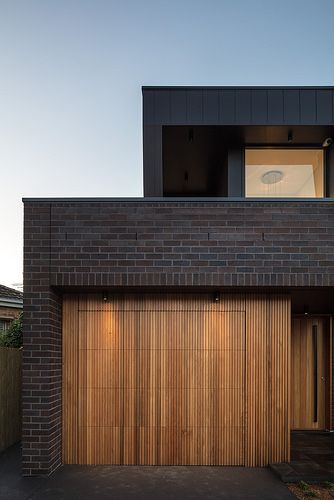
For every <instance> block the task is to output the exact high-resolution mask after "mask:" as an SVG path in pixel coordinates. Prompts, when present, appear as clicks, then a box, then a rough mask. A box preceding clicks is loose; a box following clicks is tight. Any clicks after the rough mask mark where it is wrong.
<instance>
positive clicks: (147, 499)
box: [0, 445, 295, 500]
mask: <svg viewBox="0 0 334 500" xmlns="http://www.w3.org/2000/svg"><path fill="white" fill-rule="evenodd" d="M20 462H21V450H20V446H19V445H15V446H13V447H11V448H9V449H8V450H6V451H5V452H4V453H2V455H0V499H1V500H2V499H6V500H7V499H8V500H16V499H19V500H21V499H26V500H28V499H32V500H48V499H54V500H62V499H64V500H70V499H75V500H85V499H90V500H92V499H101V500H104V499H109V500H130V499H131V500H133V499H138V500H167V499H168V500H170V499H181V500H200V499H215V500H216V499H220V498H223V499H229V500H230V499H232V500H233V499H240V500H241V499H242V500H244V499H248V498H249V499H252V498H253V499H261V500H276V499H277V500H278V499H282V500H284V499H287V500H288V499H293V498H295V497H294V496H293V495H292V493H290V491H289V490H288V489H287V487H286V486H285V485H284V484H283V483H281V482H280V481H279V479H277V478H276V476H275V475H274V474H273V473H272V472H271V471H270V470H269V469H268V468H244V467H204V466H202V467H198V466H191V467H189V466H188V467H185V466H177V467H174V466H173V467H156V466H147V467H143V466H141V467H137V466H106V465H97V466H85V465H82V466H77V465H66V466H64V467H61V468H60V469H58V470H57V471H56V472H55V473H54V474H53V475H52V476H50V477H46V478H44V477H41V478H36V477H34V478H27V477H22V476H21V463H20Z"/></svg>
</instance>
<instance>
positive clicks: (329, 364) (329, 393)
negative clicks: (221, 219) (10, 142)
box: [290, 313, 334, 432]
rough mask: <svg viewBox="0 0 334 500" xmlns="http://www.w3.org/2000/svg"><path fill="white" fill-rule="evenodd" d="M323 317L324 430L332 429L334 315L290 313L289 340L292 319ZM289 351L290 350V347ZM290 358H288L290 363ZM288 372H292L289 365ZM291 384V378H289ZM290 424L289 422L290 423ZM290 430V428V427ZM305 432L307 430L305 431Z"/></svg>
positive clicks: (333, 427)
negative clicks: (324, 353) (324, 324)
mask: <svg viewBox="0 0 334 500" xmlns="http://www.w3.org/2000/svg"><path fill="white" fill-rule="evenodd" d="M297 318H299V319H301V318H304V319H311V318H314V319H325V320H327V324H326V327H325V332H324V333H325V352H326V361H325V363H326V364H325V370H326V387H325V431H332V430H334V424H333V415H332V413H333V410H332V406H333V405H332V400H333V321H334V317H333V315H332V314H313V313H312V314H309V313H308V314H291V342H292V335H293V330H292V322H293V320H294V319H297ZM290 352H292V350H291V349H290ZM291 362H292V360H290V364H291ZM290 373H292V370H291V366H290ZM290 384H291V380H290ZM290 420H291V419H290ZM290 426H291V423H290ZM291 430H292V429H291ZM305 432H307V431H305ZM310 432H323V430H320V429H319V431H317V430H315V429H313V430H310Z"/></svg>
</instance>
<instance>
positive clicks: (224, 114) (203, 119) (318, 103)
mask: <svg viewBox="0 0 334 500" xmlns="http://www.w3.org/2000/svg"><path fill="white" fill-rule="evenodd" d="M143 106H144V108H143V119H144V125H334V88H333V87H301V88H293V87H261V88H259V87H253V88H246V87H234V88H232V87H207V88H205V87H203V88H197V87H143Z"/></svg>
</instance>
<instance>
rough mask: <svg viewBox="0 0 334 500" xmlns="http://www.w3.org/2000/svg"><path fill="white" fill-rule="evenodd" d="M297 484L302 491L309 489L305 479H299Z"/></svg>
mask: <svg viewBox="0 0 334 500" xmlns="http://www.w3.org/2000/svg"><path fill="white" fill-rule="evenodd" d="M298 486H299V488H300V489H301V490H303V491H309V489H310V487H309V485H308V484H307V483H306V482H305V481H299V483H298Z"/></svg>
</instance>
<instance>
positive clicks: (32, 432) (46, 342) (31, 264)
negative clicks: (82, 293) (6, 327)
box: [22, 205, 62, 475]
mask: <svg viewBox="0 0 334 500" xmlns="http://www.w3.org/2000/svg"><path fill="white" fill-rule="evenodd" d="M49 266H50V207H49V206H48V205H42V206H41V205H29V206H26V207H25V224H24V306H23V313H24V314H23V318H24V327H23V328H24V334H23V346H24V350H23V380H22V385H23V387H22V390H23V392H22V411H23V423H22V446H23V474H24V475H34V474H49V473H50V472H52V471H53V470H54V469H56V468H57V467H58V466H59V465H60V464H61V363H62V359H61V297H59V296H58V295H57V294H56V293H55V292H53V291H52V290H51V289H50V280H49Z"/></svg>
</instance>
